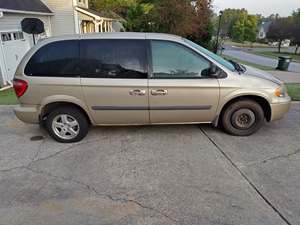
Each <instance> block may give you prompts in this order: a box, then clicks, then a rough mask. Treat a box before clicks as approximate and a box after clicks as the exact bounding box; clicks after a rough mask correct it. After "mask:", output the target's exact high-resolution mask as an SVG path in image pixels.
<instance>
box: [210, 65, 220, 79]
mask: <svg viewBox="0 0 300 225" xmlns="http://www.w3.org/2000/svg"><path fill="white" fill-rule="evenodd" d="M219 71H220V70H219V68H218V67H217V66H216V65H214V64H212V65H211V67H210V68H209V70H208V72H209V75H210V76H213V77H214V76H218V75H219Z"/></svg>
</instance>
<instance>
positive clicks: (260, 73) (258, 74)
mask: <svg viewBox="0 0 300 225" xmlns="http://www.w3.org/2000/svg"><path fill="white" fill-rule="evenodd" d="M243 66H244V67H245V68H246V72H245V73H243V74H242V75H247V76H253V77H259V78H262V79H265V80H269V81H272V82H274V83H276V84H279V85H281V84H283V82H282V81H281V80H279V79H277V78H276V77H274V76H273V75H272V74H270V73H268V72H265V71H262V70H259V69H255V68H253V67H251V66H246V65H243Z"/></svg>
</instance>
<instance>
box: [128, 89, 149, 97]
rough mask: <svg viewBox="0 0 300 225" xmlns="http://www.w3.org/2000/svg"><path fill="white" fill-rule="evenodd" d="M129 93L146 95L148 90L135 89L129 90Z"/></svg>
mask: <svg viewBox="0 0 300 225" xmlns="http://www.w3.org/2000/svg"><path fill="white" fill-rule="evenodd" d="M129 94H130V95H132V96H144V95H146V90H142V89H135V90H131V91H129Z"/></svg>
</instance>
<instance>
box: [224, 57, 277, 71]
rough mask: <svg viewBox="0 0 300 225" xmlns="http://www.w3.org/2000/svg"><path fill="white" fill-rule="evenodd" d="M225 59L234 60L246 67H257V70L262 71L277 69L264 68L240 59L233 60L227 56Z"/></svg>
mask: <svg viewBox="0 0 300 225" xmlns="http://www.w3.org/2000/svg"><path fill="white" fill-rule="evenodd" d="M223 57H224V58H225V59H227V60H233V61H236V62H238V63H241V64H244V65H247V66H252V67H255V68H257V69H260V70H275V68H273V67H270V66H262V65H258V64H255V63H250V62H246V61H243V60H240V59H237V58H233V57H230V56H227V55H226V56H223Z"/></svg>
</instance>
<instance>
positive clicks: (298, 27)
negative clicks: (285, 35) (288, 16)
mask: <svg viewBox="0 0 300 225" xmlns="http://www.w3.org/2000/svg"><path fill="white" fill-rule="evenodd" d="M292 20H293V28H292V38H293V42H294V44H296V48H295V54H297V53H298V49H299V47H300V8H299V9H298V10H297V11H294V12H293V15H292Z"/></svg>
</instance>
